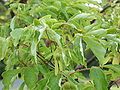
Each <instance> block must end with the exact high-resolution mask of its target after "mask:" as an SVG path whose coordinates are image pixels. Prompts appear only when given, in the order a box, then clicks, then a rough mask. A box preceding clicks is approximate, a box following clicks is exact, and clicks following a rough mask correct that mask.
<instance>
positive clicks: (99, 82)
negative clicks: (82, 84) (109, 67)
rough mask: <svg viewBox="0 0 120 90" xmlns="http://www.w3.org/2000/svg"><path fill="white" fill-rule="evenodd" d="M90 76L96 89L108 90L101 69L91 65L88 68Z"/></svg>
mask: <svg viewBox="0 0 120 90" xmlns="http://www.w3.org/2000/svg"><path fill="white" fill-rule="evenodd" d="M90 78H91V79H92V80H93V82H94V85H95V88H96V90H108V82H107V80H106V76H105V74H104V72H103V71H102V69H100V68H97V67H92V68H91V69H90Z"/></svg>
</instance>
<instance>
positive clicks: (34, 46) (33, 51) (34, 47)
mask: <svg viewBox="0 0 120 90" xmlns="http://www.w3.org/2000/svg"><path fill="white" fill-rule="evenodd" d="M31 54H32V55H33V56H34V58H35V63H37V43H35V42H34V41H32V45H31Z"/></svg>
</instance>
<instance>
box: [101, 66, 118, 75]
mask: <svg viewBox="0 0 120 90" xmlns="http://www.w3.org/2000/svg"><path fill="white" fill-rule="evenodd" d="M103 67H105V68H109V69H111V70H112V71H114V72H116V73H118V74H120V65H112V64H111V65H104V66H103Z"/></svg>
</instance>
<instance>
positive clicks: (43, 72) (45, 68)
mask: <svg viewBox="0 0 120 90" xmlns="http://www.w3.org/2000/svg"><path fill="white" fill-rule="evenodd" d="M38 69H39V71H40V72H41V73H42V74H43V75H45V74H47V73H48V72H49V69H48V67H47V66H46V65H38Z"/></svg>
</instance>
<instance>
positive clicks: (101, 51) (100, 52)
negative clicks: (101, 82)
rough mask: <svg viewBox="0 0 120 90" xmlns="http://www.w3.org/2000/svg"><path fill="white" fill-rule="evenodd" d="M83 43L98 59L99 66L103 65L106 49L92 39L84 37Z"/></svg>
mask: <svg viewBox="0 0 120 90" xmlns="http://www.w3.org/2000/svg"><path fill="white" fill-rule="evenodd" d="M84 41H85V42H86V44H87V45H88V47H89V48H90V49H91V50H92V51H93V53H94V55H95V56H96V57H97V58H98V60H99V62H100V64H103V62H104V60H105V59H104V56H105V53H106V49H105V48H104V47H103V46H102V45H101V44H100V43H99V42H98V41H96V39H95V38H93V37H84Z"/></svg>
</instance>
